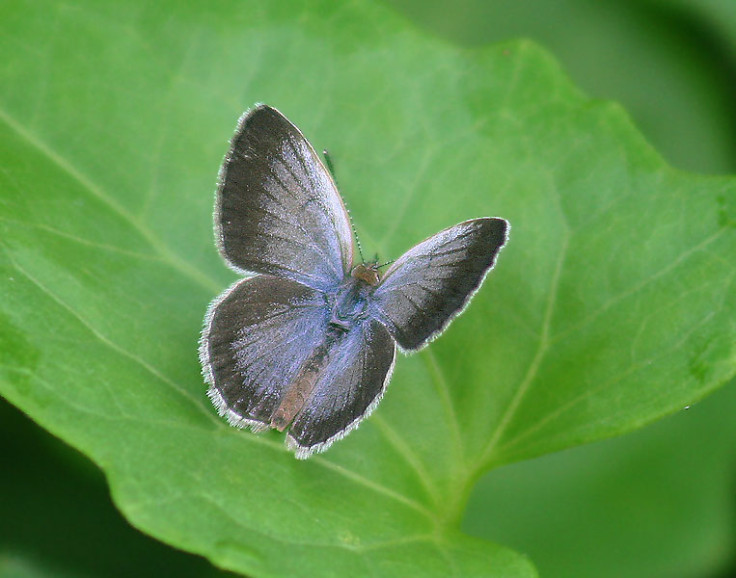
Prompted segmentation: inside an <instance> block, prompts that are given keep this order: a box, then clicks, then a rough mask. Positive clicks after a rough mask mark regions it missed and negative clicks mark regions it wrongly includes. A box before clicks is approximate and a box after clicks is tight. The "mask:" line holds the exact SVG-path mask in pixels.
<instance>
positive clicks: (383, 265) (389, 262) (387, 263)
mask: <svg viewBox="0 0 736 578" xmlns="http://www.w3.org/2000/svg"><path fill="white" fill-rule="evenodd" d="M391 263H396V259H394V260H393V261H387V262H386V263H383V264H382V265H378V267H377V268H378V269H380V268H381V267H386V266H387V265H391Z"/></svg>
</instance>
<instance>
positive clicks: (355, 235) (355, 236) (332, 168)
mask: <svg viewBox="0 0 736 578" xmlns="http://www.w3.org/2000/svg"><path fill="white" fill-rule="evenodd" d="M322 156H323V157H325V164H326V165H327V170H328V171H330V174H331V175H332V180H333V181H335V186H336V187H337V176H336V175H335V165H334V164H332V157H331V156H330V153H329V151H328V150H327V149H323V150H322ZM337 188H338V190H339V188H340V187H337ZM344 202H345V199H343V203H344ZM345 210H346V211H347V212H348V218H349V219H350V228H351V229H352V230H353V239H355V245H356V246H357V247H358V254H359V255H360V262H361V263H365V258H364V257H363V247H361V245H360V239H359V238H358V231H357V229H356V228H355V222H354V221H353V215H351V214H350V210H349V209H348V208H347V206H346V207H345Z"/></svg>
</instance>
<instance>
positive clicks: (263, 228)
mask: <svg viewBox="0 0 736 578" xmlns="http://www.w3.org/2000/svg"><path fill="white" fill-rule="evenodd" d="M216 209H217V210H216V214H215V225H216V229H217V234H218V240H219V245H220V250H221V251H222V253H223V255H224V257H225V258H226V259H227V261H228V262H229V263H230V264H231V266H233V267H235V268H237V269H239V270H243V271H251V272H256V273H269V274H272V275H278V276H283V277H287V278H289V279H293V280H295V281H299V282H300V283H303V284H305V285H307V286H309V287H313V288H315V289H326V288H329V287H334V286H335V285H336V284H338V283H339V282H340V281H341V280H342V279H343V277H344V275H345V272H346V271H349V270H350V267H351V266H352V259H353V256H352V237H351V231H350V222H349V218H348V215H347V211H346V210H345V207H344V206H343V203H342V200H341V199H340V195H339V194H338V192H337V189H336V188H335V184H334V182H333V180H332V177H331V176H330V174H329V173H328V171H327V170H326V168H325V166H324V165H323V164H322V162H321V161H320V159H319V157H318V156H317V154H316V153H315V151H314V149H313V148H312V146H311V145H310V144H309V142H307V140H306V139H305V138H304V136H303V135H302V133H301V132H300V131H299V129H297V128H296V127H295V126H294V125H293V124H291V123H290V122H289V121H288V120H287V119H286V118H285V117H284V116H283V115H282V114H281V113H280V112H279V111H277V110H276V109H274V108H271V107H268V106H263V105H261V106H257V107H256V108H254V109H252V110H250V111H249V112H247V113H246V114H245V115H243V117H242V119H241V121H240V123H239V125H238V130H237V132H236V134H235V136H234V137H233V140H232V145H231V149H230V152H229V153H228V155H227V157H226V159H225V163H224V164H223V167H222V170H221V173H220V183H219V187H218V191H217V207H216Z"/></svg>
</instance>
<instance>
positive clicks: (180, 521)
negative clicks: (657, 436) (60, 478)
mask: <svg viewBox="0 0 736 578" xmlns="http://www.w3.org/2000/svg"><path fill="white" fill-rule="evenodd" d="M0 10H2V12H0V22H2V25H1V26H2V27H3V28H2V30H3V32H2V36H1V37H2V39H3V40H2V42H3V46H2V52H3V54H5V55H9V56H8V57H6V58H5V61H4V62H3V64H2V68H0V70H1V71H2V72H1V74H2V81H3V82H2V83H0V87H1V88H0V131H1V132H2V136H1V137H0V166H2V167H3V170H2V172H0V187H2V195H1V196H0V247H1V248H2V253H1V254H2V257H0V279H2V282H1V284H0V315H1V316H2V318H1V319H0V356H1V357H0V391H1V392H2V394H3V395H4V396H5V397H7V398H8V399H9V400H10V401H11V402H12V403H14V404H16V405H17V406H19V407H20V408H22V409H23V410H24V411H25V412H27V413H28V414H29V415H30V416H32V417H33V419H34V420H35V421H37V422H38V423H40V424H41V425H43V426H44V427H46V428H48V429H49V430H50V431H52V432H53V433H54V434H56V435H58V436H59V437H61V438H63V439H64V440H66V441H67V442H69V443H70V444H71V445H73V446H74V447H76V448H78V449H80V450H81V451H82V452H84V453H85V454H87V455H88V456H90V457H91V458H92V459H93V460H94V461H95V462H96V463H97V464H98V465H99V466H100V467H101V468H102V469H103V470H104V472H105V474H106V476H107V478H108V480H109V482H110V485H111V488H112V492H113V497H114V499H115V502H116V503H117V505H118V506H119V507H120V509H121V510H122V511H123V512H124V514H125V515H126V517H127V518H128V519H129V520H130V521H131V523H133V524H134V525H135V526H136V527H138V528H140V529H142V530H144V531H146V532H148V533H150V534H152V535H154V536H156V537H158V538H160V539H162V540H164V541H166V542H168V543H170V544H172V545H175V546H177V547H179V548H182V549H186V550H189V551H192V552H196V553H200V554H203V555H205V556H207V557H209V558H210V559H211V560H212V561H213V562H215V563H216V564H218V565H220V566H222V567H225V568H229V569H233V570H237V571H240V572H244V573H249V574H251V575H254V576H280V575H307V576H313V575H324V576H328V575H345V574H351V575H381V576H406V575H411V574H413V575H436V576H447V575H457V576H534V575H535V571H534V569H533V567H532V566H531V564H530V563H529V562H528V561H527V560H526V559H525V558H524V557H523V556H521V555H519V554H517V553H515V552H513V551H512V550H510V549H508V548H505V547H502V546H498V545H496V544H493V543H491V542H487V541H484V540H480V539H477V538H472V537H470V536H467V535H465V534H462V533H461V532H460V531H459V529H458V526H459V521H460V519H461V518H462V516H463V512H464V508H465V503H466V500H467V496H468V494H469V492H470V491H471V489H472V488H473V485H474V483H475V481H476V479H477V478H478V476H479V475H481V474H482V473H484V472H486V471H488V470H489V469H491V468H492V467H495V466H498V465H501V464H505V463H509V462H513V461H518V460H522V459H525V458H529V457H532V456H536V455H541V454H544V453H548V452H551V451H555V450H559V449H562V448H566V447H571V446H574V445H578V444H581V443H584V442H587V441H592V440H596V439H601V438H605V437H609V436H613V435H617V434H620V433H623V432H626V431H629V430H632V429H634V428H636V427H639V426H641V425H643V424H645V423H647V422H650V421H652V420H654V419H656V418H658V417H660V416H663V415H666V414H668V413H672V412H674V411H677V410H678V409H681V408H682V407H684V406H685V405H687V404H690V403H692V402H693V401H695V400H697V399H699V398H701V397H702V396H704V395H705V394H707V393H708V392H710V391H712V390H713V389H715V388H716V387H718V386H719V385H721V384H722V383H724V382H725V381H726V380H727V379H728V378H730V377H731V376H733V375H734V369H735V366H736V360H735V357H736V355H735V354H736V352H735V351H734V346H733V343H734V322H733V319H734V309H736V297H735V295H736V292H734V291H733V278H734V273H735V270H736V267H735V266H734V263H733V259H732V257H731V256H732V255H733V254H734V251H735V250H736V234H735V232H734V229H735V227H734V225H736V201H735V199H736V196H735V191H736V182H734V180H733V179H725V178H724V179H715V178H702V177H694V176H689V175H686V174H682V173H678V172H674V171H672V170H671V169H669V168H668V167H667V166H666V165H665V164H664V163H663V162H662V160H661V159H660V158H659V157H658V156H657V155H656V153H654V152H653V151H652V150H651V148H649V147H648V145H647V144H646V143H645V142H644V141H643V139H642V138H641V137H640V136H639V135H638V133H637V132H636V130H635V129H634V128H633V127H632V125H631V123H630V122H629V120H628V118H627V116H626V115H625V113H624V112H623V111H622V110H621V109H620V108H619V107H617V106H616V105H611V104H606V103H596V102H591V101H590V100H587V99H586V98H585V97H583V96H582V95H581V94H580V93H579V92H578V91H577V90H576V89H575V88H574V87H572V86H571V85H570V83H569V82H568V80H567V79H566V77H565V76H564V74H563V73H562V72H561V71H560V70H559V68H558V66H557V65H556V63H555V62H554V61H553V60H552V59H551V58H550V57H549V56H548V55H546V54H545V53H544V52H543V51H541V50H540V49H538V48H536V47H535V46H534V45H532V44H530V43H527V42H516V43H509V44H505V45H499V46H495V47H491V48H487V49H479V50H472V51H471V50H459V49H455V48H452V47H450V46H448V45H446V44H444V43H442V42H440V41H438V40H436V39H433V38H429V37H427V36H425V35H423V34H421V33H419V32H417V31H415V30H413V29H412V28H411V27H409V26H407V24H406V23H405V22H404V21H402V20H400V19H399V18H397V17H396V16H395V15H393V14H392V13H391V12H389V11H388V10H386V9H385V8H382V7H380V6H377V5H373V4H370V3H367V2H354V3H350V4H349V5H339V6H337V5H333V4H332V3H328V2H323V3H310V4H309V7H307V6H306V5H302V4H297V3H290V2H279V3H276V4H274V3H270V4H268V5H265V4H264V3H260V4H259V3H255V2H246V3H243V2H239V3H235V2H226V1H223V2H218V3H215V4H211V3H208V4H206V5H205V4H203V5H201V6H200V5H194V4H192V3H186V4H183V3H173V2H169V3H167V2H164V3H157V4H155V5H148V4H146V3H143V2H130V3H125V4H109V5H106V4H100V3H92V2H86V3H85V2H81V3H78V4H75V5H58V4H53V3H46V2H41V3H23V2H9V3H6V4H4V5H3V7H2V8H1V9H0ZM256 101H263V102H268V103H269V104H272V105H274V106H277V107H278V108H280V109H281V110H282V111H283V112H284V113H285V114H287V115H288V116H289V118H290V119H291V120H293V121H294V122H295V123H296V124H297V125H298V126H300V127H301V128H302V129H303V131H304V132H305V134H306V135H307V136H308V138H310V139H311V140H312V141H313V142H314V144H315V146H317V147H320V146H328V147H329V148H330V151H331V153H332V156H333V158H334V159H335V161H336V164H337V172H338V178H339V181H340V184H341V187H342V191H343V194H344V197H345V199H346V202H347V204H348V205H349V206H350V208H351V210H352V212H353V216H354V218H355V220H356V223H357V227H358V232H359V234H360V236H361V239H362V242H363V245H364V248H365V249H366V251H367V252H368V253H370V252H372V251H378V252H379V254H380V255H381V256H382V257H385V258H387V259H391V258H395V257H397V256H399V255H400V254H401V253H402V252H403V251H405V250H406V249H408V248H409V247H410V246H411V245H413V244H414V243H416V242H418V241H420V240H421V239H423V238H425V237H427V236H429V235H430V234H433V233H434V232H436V231H437V230H439V229H441V228H443V227H445V226H448V225H452V224H454V223H456V222H458V221H460V220H463V219H466V218H471V217H477V216H484V215H500V216H503V217H506V218H508V219H509V220H510V221H511V223H512V227H513V228H512V234H511V241H510V243H509V246H508V247H507V248H506V249H504V251H503V253H502V254H501V257H500V260H499V265H498V267H497V270H496V271H495V272H494V273H493V274H492V275H491V277H490V278H489V280H488V282H487V283H486V284H485V286H484V287H483V289H482V290H481V291H480V292H479V294H478V295H477V296H476V298H475V299H474V301H473V303H472V305H471V306H470V307H469V309H468V311H467V312H466V313H465V314H464V315H463V316H462V317H460V318H459V319H458V320H457V321H456V322H455V323H454V324H453V325H452V327H451V328H450V329H449V330H448V331H447V332H446V334H445V335H443V337H442V338H441V339H439V340H437V341H436V342H434V343H433V344H432V345H431V346H430V347H429V348H428V349H426V350H424V351H423V352H421V353H419V354H417V355H414V356H412V357H409V358H403V359H399V361H398V363H397V368H396V372H395V376H394V380H393V383H392V385H391V387H390V388H389V390H388V393H387V395H386V398H385V400H384V401H383V402H382V405H381V406H380V408H379V409H378V411H377V412H376V413H375V414H374V416H373V417H371V418H370V419H369V420H368V421H367V422H366V423H365V424H364V425H363V426H362V427H361V428H360V429H359V430H358V431H357V432H355V433H353V434H351V435H350V436H349V437H348V438H346V439H345V440H343V441H341V442H340V443H339V444H336V445H335V447H333V448H332V449H331V450H330V451H329V452H328V453H326V454H325V455H323V456H319V457H315V458H313V459H310V460H309V461H307V462H298V461H296V460H294V459H293V457H292V456H291V454H289V453H287V452H286V451H285V450H284V449H283V445H282V437H283V436H281V435H278V434H276V433H270V434H267V435H263V436H255V435H253V434H250V433H248V432H243V431H239V430H235V429H233V428H230V427H228V426H227V425H226V424H225V423H224V422H223V421H222V420H221V419H219V418H218V417H217V416H216V414H215V412H214V410H213V408H212V407H211V406H210V404H209V401H208V400H207V398H206V396H205V395H204V392H205V387H204V385H203V383H202V380H201V377H200V375H199V367H198V362H197V356H196V350H197V346H196V345H197V338H198V333H199V327H200V325H201V319H202V316H203V314H204V310H205V308H206V306H207V303H208V302H209V300H210V299H211V298H212V297H213V296H214V295H215V294H217V293H218V292H219V291H220V290H222V289H224V288H225V287H226V286H227V284H228V283H229V282H230V281H231V280H232V279H233V277H232V276H231V275H230V274H229V273H228V272H227V271H226V269H225V267H224V265H223V264H222V262H221V261H220V259H219V258H218V257H217V255H216V252H215V249H214V245H213V242H212V238H211V237H212V234H211V217H210V215H211V210H212V189H213V187H214V178H215V176H216V172H217V168H218V166H219V163H220V160H221V157H222V155H223V154H224V152H225V149H226V147H227V142H226V141H227V137H228V136H229V134H230V133H231V131H232V130H233V127H234V123H235V119H236V118H237V116H238V115H239V114H240V113H241V112H242V110H243V109H245V108H247V107H248V106H250V105H251V104H252V103H254V102H256ZM539 483H540V485H543V484H544V481H543V480H540V482H539Z"/></svg>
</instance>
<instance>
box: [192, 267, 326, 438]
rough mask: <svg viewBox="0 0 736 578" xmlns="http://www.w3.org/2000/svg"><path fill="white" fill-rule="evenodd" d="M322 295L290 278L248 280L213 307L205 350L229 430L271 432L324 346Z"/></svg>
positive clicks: (215, 394)
mask: <svg viewBox="0 0 736 578" xmlns="http://www.w3.org/2000/svg"><path fill="white" fill-rule="evenodd" d="M328 315H329V312H328V310H327V308H326V305H325V301H324V297H323V295H322V294H320V293H319V292H318V291H315V290H314V289H310V288H308V287H306V286H304V285H301V284H300V283H296V282H294V281H291V280H289V279H283V278H278V277H273V276H271V275H257V276H255V277H252V278H250V279H243V280H241V281H239V282H238V283H236V284H235V285H233V286H232V287H231V288H230V289H228V290H227V291H226V292H225V293H223V294H222V295H221V296H220V297H219V298H218V299H217V300H215V301H214V302H213V303H212V305H211V306H210V310H209V312H208V315H207V318H206V320H205V328H204V331H203V333H202V341H201V345H200V358H201V362H202V367H203V371H204V375H205V379H206V381H207V383H208V384H209V385H210V391H209V395H210V397H211V398H212V400H213V402H214V403H215V405H216V406H217V408H218V410H219V411H220V414H222V415H224V416H226V417H227V418H228V420H229V421H230V423H231V424H232V425H236V426H240V427H242V426H251V427H253V428H254V429H255V430H260V429H265V428H266V427H268V424H269V422H270V419H271V416H272V414H273V412H274V411H275V409H276V407H277V406H278V404H279V402H280V401H281V399H282V398H283V396H284V394H285V391H286V390H287V389H288V387H289V386H290V385H291V384H292V383H293V381H294V380H295V379H296V376H297V375H298V373H299V371H300V369H301V367H302V365H303V363H304V362H305V360H306V359H307V358H308V357H309V356H310V355H311V354H312V352H313V351H314V350H315V349H316V348H317V347H318V346H319V345H320V344H322V343H324V341H325V334H326V327H327V320H328Z"/></svg>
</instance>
